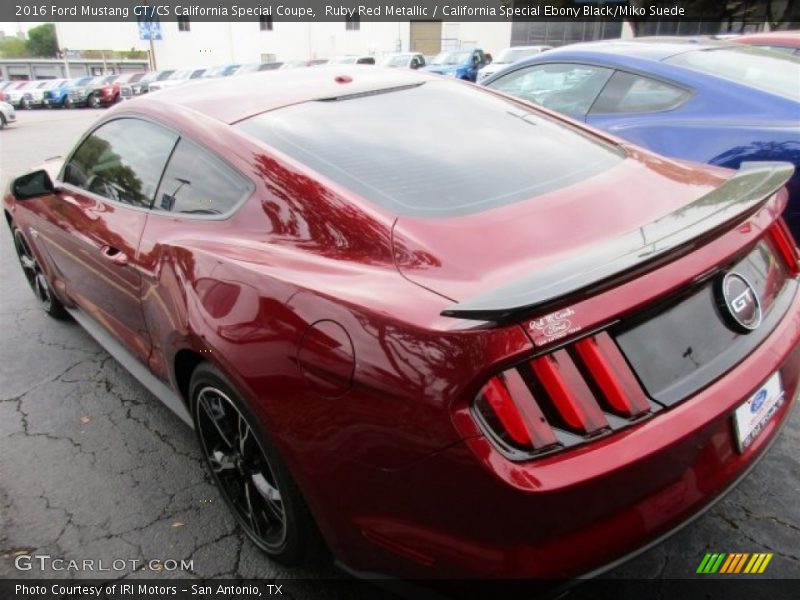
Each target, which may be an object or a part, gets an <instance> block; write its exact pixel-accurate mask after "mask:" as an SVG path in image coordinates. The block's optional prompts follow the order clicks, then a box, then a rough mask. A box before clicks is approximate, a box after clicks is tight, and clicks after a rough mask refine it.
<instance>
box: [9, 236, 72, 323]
mask: <svg viewBox="0 0 800 600" xmlns="http://www.w3.org/2000/svg"><path fill="white" fill-rule="evenodd" d="M13 233H14V249H15V250H16V251H17V258H18V259H19V264H20V265H21V266H22V272H23V274H24V275H25V279H27V280H28V285H30V286H31V289H32V290H33V293H34V295H35V296H36V299H37V300H38V301H39V305H40V306H41V307H42V309H43V310H44V312H46V313H47V314H48V315H50V316H51V317H55V318H63V317H65V316H66V315H67V311H66V310H65V309H64V305H63V304H61V302H59V300H58V298H56V297H55V296H54V295H53V292H52V290H51V289H50V284H49V283H48V282H47V277H45V275H44V272H43V271H42V268H41V267H40V266H39V261H37V260H36V256H34V254H33V252H31V248H30V246H29V245H28V242H27V241H26V240H25V236H24V235H22V232H21V231H20V230H19V228H16V227H15V228H14V230H13Z"/></svg>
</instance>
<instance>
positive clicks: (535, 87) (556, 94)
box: [489, 63, 613, 117]
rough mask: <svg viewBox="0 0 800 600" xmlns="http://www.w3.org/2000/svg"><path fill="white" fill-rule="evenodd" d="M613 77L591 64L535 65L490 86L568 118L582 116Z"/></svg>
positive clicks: (605, 70) (610, 70)
mask: <svg viewBox="0 0 800 600" xmlns="http://www.w3.org/2000/svg"><path fill="white" fill-rule="evenodd" d="M612 74H613V70H612V69H606V68H604V67H595V66H591V65H581V64H570V63H563V64H559V63H554V64H545V65H534V66H532V67H528V68H525V69H518V70H516V71H513V72H512V73H509V74H508V75H506V76H505V77H501V78H500V79H498V80H497V81H494V82H492V83H491V84H489V87H491V88H494V89H497V90H500V91H501V92H506V93H508V94H511V95H513V96H517V97H519V98H522V99H523V100H527V101H528V102H533V103H534V104H538V105H540V106H544V107H545V108H549V109H552V110H556V111H558V112H560V113H564V114H566V115H570V116H573V117H583V116H585V115H586V113H587V112H588V111H589V108H591V106H592V103H594V101H595V99H596V98H597V95H598V94H599V93H600V90H602V89H603V86H604V85H605V84H606V82H607V81H608V80H609V79H610V78H611V75H612Z"/></svg>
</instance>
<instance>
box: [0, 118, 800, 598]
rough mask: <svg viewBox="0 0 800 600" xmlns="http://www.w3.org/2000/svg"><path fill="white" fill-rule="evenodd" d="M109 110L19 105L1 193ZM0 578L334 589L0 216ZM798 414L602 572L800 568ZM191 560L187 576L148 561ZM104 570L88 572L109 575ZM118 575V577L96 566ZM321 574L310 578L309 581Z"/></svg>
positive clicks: (777, 574) (1, 147) (2, 165)
mask: <svg viewBox="0 0 800 600" xmlns="http://www.w3.org/2000/svg"><path fill="white" fill-rule="evenodd" d="M100 115H102V110H72V111H64V110H50V111H47V110H42V111H22V112H20V113H19V120H18V122H17V123H16V124H15V125H13V126H11V127H9V128H8V129H6V130H4V131H2V132H0V179H2V185H3V189H5V186H6V185H7V183H8V180H9V179H10V178H11V177H12V176H13V175H14V174H15V173H19V172H21V171H22V170H24V169H26V168H28V167H31V166H34V165H36V164H38V163H39V162H41V161H42V160H43V159H45V158H48V157H50V156H54V155H59V154H64V153H66V152H67V151H68V150H69V149H70V148H71V147H72V145H73V144H74V142H75V141H76V139H77V137H78V136H79V135H80V134H81V133H82V132H83V131H84V130H85V129H86V128H87V127H88V126H89V125H90V124H91V122H92V121H94V120H95V119H96V118H98V117H99V116H100ZM0 331H2V332H3V337H2V342H1V343H0V381H1V382H2V386H0V578H41V577H70V578H73V577H90V576H92V573H90V572H85V573H75V572H55V571H52V570H45V571H44V572H42V571H39V570H38V569H34V570H31V571H19V570H17V569H15V567H14V557H15V556H18V555H21V554H49V555H50V556H52V557H54V558H64V559H68V560H69V559H95V560H98V559H103V560H104V561H106V562H110V561H112V560H115V559H122V560H125V561H131V560H135V561H138V562H139V565H138V567H136V568H134V567H133V566H131V567H130V568H126V569H124V570H121V571H116V572H114V574H113V576H114V577H132V578H136V577H146V578H153V577H158V578H169V577H185V576H190V577H203V578H211V577H226V578H228V577H230V578H245V579H250V578H258V579H282V578H302V579H307V580H308V581H306V582H304V585H303V586H302V587H301V588H299V589H300V591H299V592H295V596H296V597H298V598H299V597H303V598H318V597H330V595H329V594H328V593H326V586H325V585H324V579H325V578H334V577H343V575H342V574H341V573H340V572H339V571H337V570H336V569H335V568H333V567H317V568H314V569H287V568H285V567H282V566H280V565H278V564H276V563H274V562H271V561H270V560H269V559H267V558H266V557H265V556H264V555H263V554H262V553H261V552H260V551H259V550H258V549H256V548H255V546H253V544H251V543H250V542H249V541H248V540H247V539H246V537H245V536H244V535H243V534H242V533H241V532H240V531H239V530H238V529H237V527H236V525H235V522H234V520H233V518H232V517H231V516H230V515H229V514H228V511H227V509H226V507H225V505H224V503H223V502H222V500H221V498H220V496H219V495H218V493H217V491H216V489H215V488H214V486H213V485H212V483H211V481H210V478H209V476H208V475H207V473H206V470H205V468H204V465H203V463H202V459H201V455H200V451H199V449H198V446H197V444H196V442H195V438H194V434H193V432H192V431H191V430H189V428H187V427H186V426H185V425H184V424H183V423H182V422H181V421H180V420H179V419H178V418H177V417H175V416H174V415H173V414H172V413H171V412H169V411H168V410H167V409H166V408H164V407H163V406H162V405H161V404H160V403H159V402H158V401H157V400H156V399H155V398H154V397H153V396H151V395H150V394H149V393H148V392H147V391H146V390H145V389H144V388H143V387H142V386H140V385H139V384H138V383H137V382H136V381H135V380H134V379H133V378H132V377H131V376H130V375H129V374H128V373H127V372H126V371H125V370H124V369H123V368H122V367H121V366H120V365H119V364H117V362H116V361H114V359H112V358H111V357H109V355H108V354H107V353H106V352H105V351H103V349H102V348H100V347H99V346H98V344H97V343H96V342H95V341H94V340H93V339H92V338H90V337H89V335H88V334H86V333H85V332H84V331H83V330H82V329H81V328H80V327H79V326H78V325H77V324H75V323H74V322H71V321H55V320H53V319H51V318H49V317H47V316H46V315H45V314H44V313H43V312H42V311H41V310H40V309H39V308H38V307H37V305H36V302H35V300H34V296H33V294H32V293H31V290H30V289H29V288H28V286H27V284H26V282H25V280H24V278H23V276H22V273H21V270H20V268H19V265H18V263H17V261H16V257H15V255H14V252H13V246H12V242H11V236H10V235H9V232H8V229H7V228H6V227H4V226H3V227H0ZM798 456H800V414H798V411H797V410H794V411H793V414H792V416H791V418H790V421H789V423H788V424H787V426H786V427H785V428H784V431H783V433H782V435H781V438H780V439H779V440H778V441H777V443H776V444H775V445H774V446H773V447H772V450H771V451H770V452H769V454H768V456H766V457H765V458H764V460H763V461H762V462H761V463H760V464H759V465H758V466H757V467H756V469H755V470H754V471H753V472H752V473H751V474H750V475H749V477H747V478H746V479H745V480H744V481H743V482H742V483H741V484H740V485H739V487H738V488H737V489H736V490H734V491H733V492H732V493H731V494H729V495H728V496H727V497H726V498H725V499H724V500H723V501H722V502H720V503H719V504H717V505H716V506H715V507H714V508H712V509H711V510H710V511H709V512H707V513H706V514H705V515H703V516H702V517H700V518H699V519H698V520H696V521H695V522H693V523H692V524H691V525H689V526H688V527H686V528H685V529H683V530H682V531H681V532H679V533H678V534H677V535H675V536H673V537H672V538H670V539H669V540H667V541H666V542H664V543H661V544H659V545H658V546H656V547H654V548H652V549H651V550H649V551H647V552H645V553H644V554H642V555H640V556H639V557H637V558H635V559H634V560H632V561H629V562H628V563H626V564H624V565H622V566H620V567H617V568H616V569H614V570H613V571H611V572H610V573H609V574H608V577H611V578H616V579H620V580H622V579H632V578H646V579H652V578H660V579H664V580H669V579H679V578H686V577H692V576H694V571H695V569H696V568H697V565H698V564H699V561H700V560H701V558H702V556H703V555H704V553H706V552H774V553H775V557H774V558H773V560H772V562H771V563H770V565H769V568H768V569H767V572H766V573H765V574H764V575H763V576H762V577H769V578H800V502H798V498H799V497H800V465H798ZM152 559H157V560H165V559H173V560H176V561H178V562H180V561H181V560H191V561H192V565H193V566H192V569H191V570H190V571H188V572H187V571H180V570H178V571H167V570H162V571H160V572H154V571H151V570H148V568H146V567H145V568H142V566H141V565H142V564H144V563H146V561H149V560H152ZM99 575H100V574H94V576H99ZM102 576H103V577H106V578H108V574H107V573H106V574H102ZM315 581H316V583H315Z"/></svg>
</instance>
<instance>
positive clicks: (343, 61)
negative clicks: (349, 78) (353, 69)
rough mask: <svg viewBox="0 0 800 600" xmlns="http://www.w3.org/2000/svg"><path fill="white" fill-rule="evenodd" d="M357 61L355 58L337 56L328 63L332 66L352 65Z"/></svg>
mask: <svg viewBox="0 0 800 600" xmlns="http://www.w3.org/2000/svg"><path fill="white" fill-rule="evenodd" d="M357 60H358V57H357V56H337V57H336V58H332V59H330V60H329V61H328V62H329V63H330V64H332V65H353V64H355V62H356V61H357Z"/></svg>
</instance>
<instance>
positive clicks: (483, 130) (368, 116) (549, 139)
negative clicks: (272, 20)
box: [237, 81, 625, 217]
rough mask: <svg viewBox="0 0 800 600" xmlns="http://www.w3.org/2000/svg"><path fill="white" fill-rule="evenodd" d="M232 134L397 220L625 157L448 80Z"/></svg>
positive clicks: (516, 195)
mask: <svg viewBox="0 0 800 600" xmlns="http://www.w3.org/2000/svg"><path fill="white" fill-rule="evenodd" d="M237 127H238V128H239V129H241V130H243V131H244V132H246V133H248V134H250V135H252V136H254V137H255V138H257V139H259V140H261V141H263V142H265V143H266V144H267V145H269V146H271V147H272V148H274V149H276V150H278V151H280V152H283V153H285V154H286V155H288V156H290V157H292V158H294V159H296V160H298V161H300V162H302V163H304V164H306V165H307V166H309V167H310V168H312V169H314V170H315V171H317V172H318V173H320V174H321V175H323V176H325V177H328V178H330V179H331V180H333V181H335V182H337V183H339V184H340V185H342V186H344V187H346V188H348V189H350V190H352V191H353V192H355V193H357V194H359V195H360V196H362V197H364V198H366V199H367V200H369V201H371V202H374V203H375V204H377V205H379V206H382V207H384V208H386V209H388V210H389V211H391V212H392V213H394V214H398V215H401V216H428V217H437V216H441V217H448V216H457V215H463V214H470V213H477V212H481V211H485V210H489V209H492V208H495V207H498V206H503V205H506V204H512V203H514V202H519V201H521V200H525V199H528V198H532V197H534V196H538V195H540V194H544V193H546V192H550V191H553V190H557V189H559V188H563V187H566V186H568V185H571V184H574V183H577V182H579V181H583V180H585V179H588V178H590V177H592V176H594V175H597V174H599V173H601V172H603V171H605V170H607V169H610V168H612V167H614V166H615V165H616V164H618V163H619V162H620V161H621V160H623V158H624V156H625V154H624V152H623V151H622V150H621V149H620V148H618V147H616V146H614V145H611V144H608V143H605V142H604V141H602V140H600V139H599V138H596V137H594V136H591V135H590V134H584V133H582V132H580V131H578V130H577V129H572V128H570V127H568V126H565V125H562V124H560V123H558V122H556V121H553V120H550V119H547V118H543V117H541V116H539V115H538V114H537V113H535V112H532V111H531V109H529V108H526V107H524V106H522V105H520V104H517V103H515V102H512V101H510V100H506V99H504V98H498V97H496V96H494V95H493V94H490V93H487V92H484V91H481V90H480V89H476V88H473V87H471V86H466V85H463V84H460V83H451V82H438V81H437V82H426V83H424V84H419V85H414V86H409V87H404V88H398V89H393V90H385V91H382V92H378V93H369V94H363V95H355V96H349V97H348V96H345V97H343V98H340V99H335V100H320V101H311V102H306V103H303V104H298V105H294V106H289V107H285V108H282V109H279V110H275V111H271V112H267V113H263V114H261V115H257V116H255V117H251V118H249V119H246V120H244V121H241V122H240V123H239V124H238V125H237Z"/></svg>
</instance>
